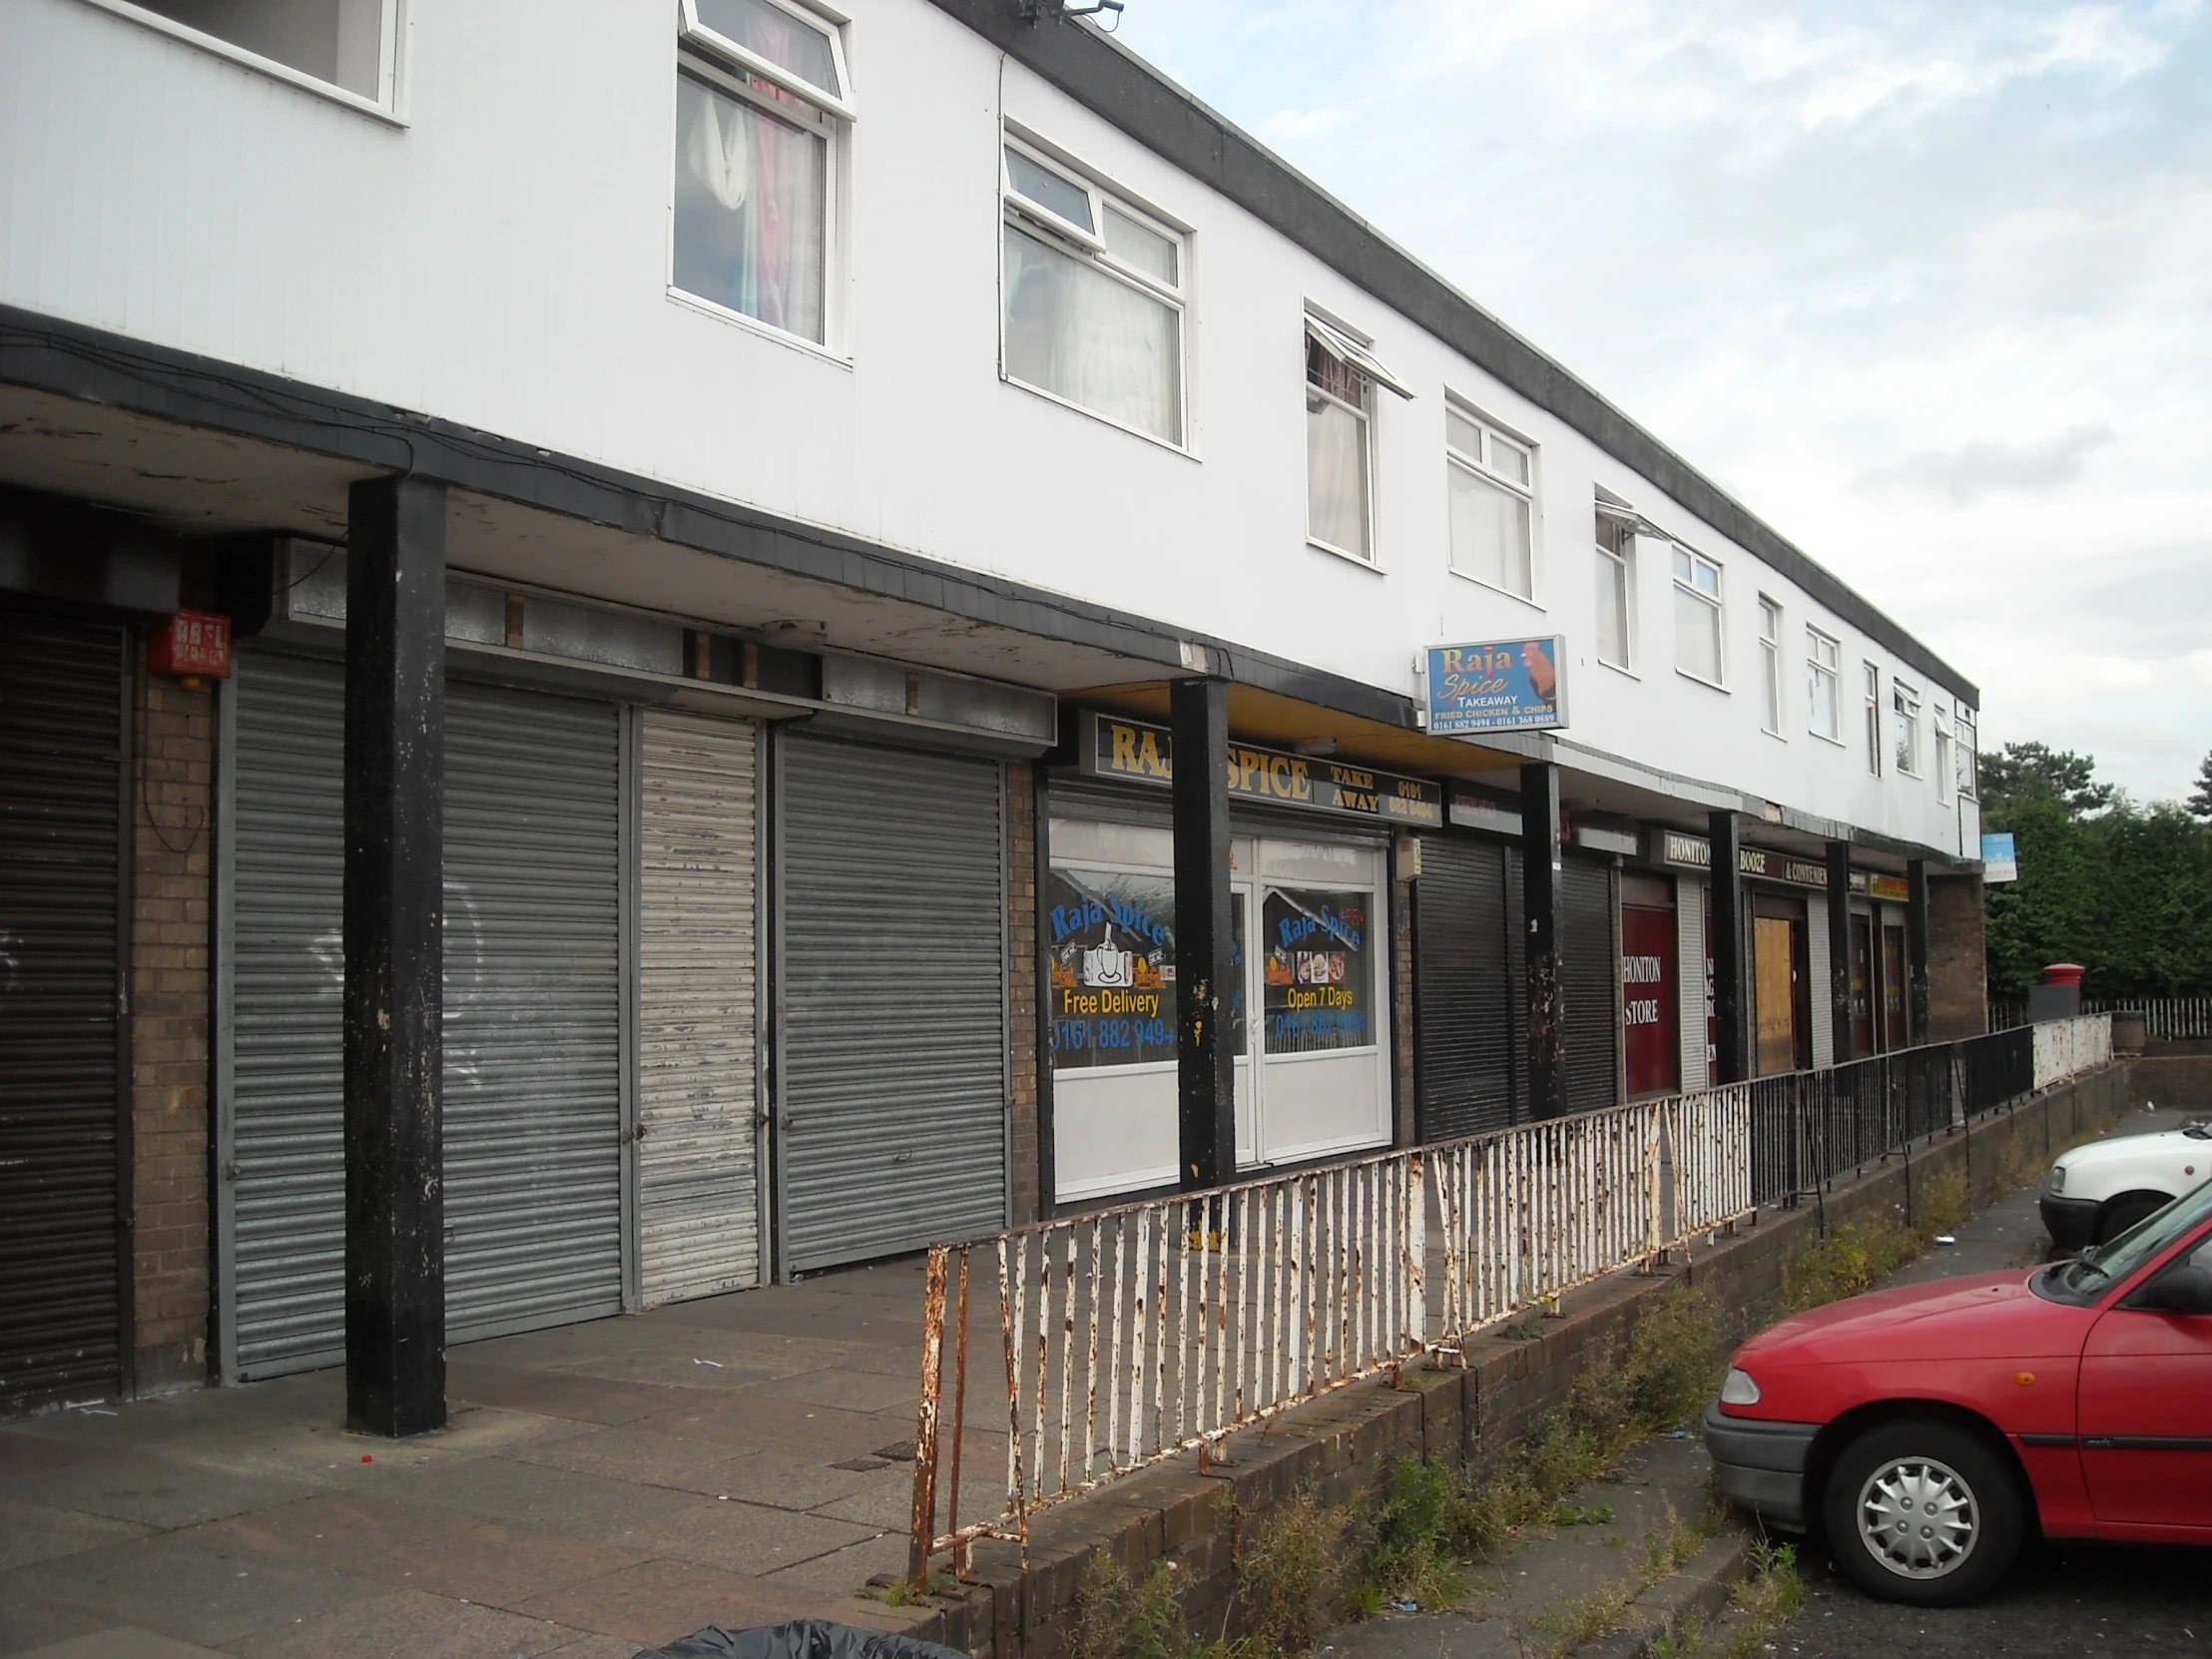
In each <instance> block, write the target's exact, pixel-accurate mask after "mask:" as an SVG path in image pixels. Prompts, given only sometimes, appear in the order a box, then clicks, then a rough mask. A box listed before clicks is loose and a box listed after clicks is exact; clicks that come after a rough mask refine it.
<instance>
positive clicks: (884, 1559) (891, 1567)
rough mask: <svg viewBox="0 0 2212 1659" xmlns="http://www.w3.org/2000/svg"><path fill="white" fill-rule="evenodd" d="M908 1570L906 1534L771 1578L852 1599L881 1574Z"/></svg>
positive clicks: (887, 1535)
mask: <svg viewBox="0 0 2212 1659" xmlns="http://www.w3.org/2000/svg"><path fill="white" fill-rule="evenodd" d="M905 1570H906V1534H905V1532H904V1531H903V1530H900V1531H897V1532H889V1533H885V1534H884V1535H883V1536H881V1537H877V1538H869V1539H866V1540H864V1541H863V1542H860V1543H856V1544H852V1545H849V1546H848V1547H846V1548H844V1549H840V1550H837V1551H835V1552H834V1553H832V1554H830V1555H818V1556H816V1557H815V1558H814V1559H813V1560H811V1561H800V1562H797V1563H795V1564H794V1565H792V1566H789V1567H780V1568H778V1569H777V1570H776V1571H775V1572H772V1573H770V1574H769V1575H768V1581H769V1582H770V1583H771V1584H775V1585H781V1586H799V1587H801V1588H804V1589H808V1590H812V1591H816V1592H818V1593H820V1594H822V1595H825V1596H843V1595H850V1594H852V1593H853V1591H855V1590H857V1589H858V1588H859V1587H860V1586H861V1585H863V1584H865V1583H866V1582H867V1581H868V1580H869V1579H870V1578H872V1577H874V1576H875V1574H877V1573H879V1572H896V1573H903V1572H904V1571H905Z"/></svg>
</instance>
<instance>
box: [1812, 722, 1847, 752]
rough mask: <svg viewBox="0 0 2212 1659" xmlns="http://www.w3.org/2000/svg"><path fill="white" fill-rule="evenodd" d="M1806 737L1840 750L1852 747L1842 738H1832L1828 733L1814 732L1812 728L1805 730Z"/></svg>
mask: <svg viewBox="0 0 2212 1659" xmlns="http://www.w3.org/2000/svg"><path fill="white" fill-rule="evenodd" d="M1805 735H1806V736H1807V737H1809V738H1818V739H1819V740H1820V741H1821V742H1822V743H1825V744H1831V745H1833V746H1834V747H1836V748H1838V749H1849V748H1850V747H1851V745H1850V744H1848V743H1846V742H1844V740H1843V739H1842V738H1832V737H1830V736H1829V735H1828V734H1827V733H1826V732H1816V731H1814V730H1813V729H1812V728H1811V727H1810V726H1808V727H1807V728H1806V729H1805Z"/></svg>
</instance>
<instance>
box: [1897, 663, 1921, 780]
mask: <svg viewBox="0 0 2212 1659" xmlns="http://www.w3.org/2000/svg"><path fill="white" fill-rule="evenodd" d="M1890 708H1891V712H1892V713H1894V714H1895V715H1896V716H1897V739H1898V771H1900V772H1902V773H1904V774H1905V775H1906V776H1907V777H1908V778H1918V777H1919V776H1920V775H1921V694H1920V693H1919V692H1917V691H1915V690H1914V689H1913V688H1912V687H1911V686H1908V685H1907V684H1906V683H1905V682H1904V681H1903V680H1893V681H1891V682H1890Z"/></svg>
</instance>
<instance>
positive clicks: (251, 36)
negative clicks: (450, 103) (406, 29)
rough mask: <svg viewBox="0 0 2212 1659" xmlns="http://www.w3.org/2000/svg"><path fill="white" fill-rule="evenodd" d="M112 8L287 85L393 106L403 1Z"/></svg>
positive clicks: (221, 0) (146, 1)
mask: <svg viewBox="0 0 2212 1659" xmlns="http://www.w3.org/2000/svg"><path fill="white" fill-rule="evenodd" d="M102 3H103V4H106V3H108V0H102ZM111 9H112V10H115V11H120V12H122V13H123V14H124V15H125V16H127V17H131V18H134V19H135V20H137V21H139V22H142V23H147V24H149V25H150V26H152V27H154V28H157V29H162V26H163V24H164V23H166V24H170V25H174V27H172V28H167V29H163V33H165V34H174V35H177V36H180V37H182V38H183V39H186V40H190V41H192V42H194V43H195V44H196V45H200V46H203V47H206V48H207V49H209V50H211V51H218V52H221V51H223V48H225V47H229V48H232V49H233V50H231V51H229V52H224V53H223V55H224V56H226V57H233V58H238V57H243V58H246V59H247V60H249V61H251V60H253V59H260V60H261V65H260V67H264V68H267V67H269V66H276V68H277V73H281V72H282V71H284V70H290V71H291V72H292V74H291V75H287V76H285V77H284V78H285V79H286V80H291V79H294V78H295V77H304V78H305V79H307V80H309V81H320V82H322V83H324V84H325V85H327V86H332V87H336V88H337V89H338V90H339V91H341V92H349V93H351V94H352V95H353V96H354V97H356V98H360V99H365V100H366V101H367V102H369V103H371V104H381V105H384V106H386V107H387V108H388V107H389V106H390V105H391V104H392V102H393V98H392V92H393V81H394V79H395V73H396V68H397V64H396V60H397V57H398V45H399V0H283V3H282V4H281V5H274V4H271V3H270V0H137V4H136V5H128V4H125V5H111ZM149 13H151V14H152V16H151V17H149V16H148V15H147V14H149ZM155 19H160V20H161V21H160V22H156V21H155Z"/></svg>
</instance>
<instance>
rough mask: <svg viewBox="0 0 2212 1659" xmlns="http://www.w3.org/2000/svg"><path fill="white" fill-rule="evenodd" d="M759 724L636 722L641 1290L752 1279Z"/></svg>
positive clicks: (668, 1296)
mask: <svg viewBox="0 0 2212 1659" xmlns="http://www.w3.org/2000/svg"><path fill="white" fill-rule="evenodd" d="M757 747H758V746H757V743H756V739H755V733H754V729H753V727H751V726H750V725H746V724H743V723H740V722H734V721H721V720H702V719H699V718H697V717H694V716H687V715H678V714H667V713H663V712H662V711H660V710H653V709H649V710H647V711H646V713H645V715H644V717H643V722H642V730H641V733H640V761H639V770H640V786H639V803H638V812H639V835H638V845H639V868H638V1136H639V1139H638V1235H639V1237H638V1248H639V1253H640V1272H641V1277H642V1281H643V1286H644V1294H645V1303H646V1306H647V1307H653V1306H656V1305H658V1304H660V1303H663V1302H673V1301H679V1300H682V1299H685V1298H688V1297H701V1296H714V1295H716V1294H717V1293H719V1292H722V1291H731V1290H738V1289H740V1288H742V1287H744V1286H748V1285H756V1284H759V1283H760V1279H761V1230H760V1182H759V1162H758V1158H757V1156H756V1151H755V1149H756V1146H757V1143H758V1140H759V1135H758V1129H757V1125H756V1123H755V1112H754V1107H755V1071H754V1060H755V1048H756V1044H755V1040H754V1034H755V1028H756V1025H757V1023H758V1021H757V1015H756V1008H757V1002H756V963H757V960H758V945H759V936H760V930H759V926H758V922H757V912H756V899H755V893H756V888H757V886H758V880H757V873H756V872H757V867H758V855H759V850H760V847H759V836H758V834H757V833H756V823H757V820H756V812H755V808H756V801H757V796H758V791H757V789H756V788H755V764H756V763H755V755H756V750H757Z"/></svg>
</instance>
